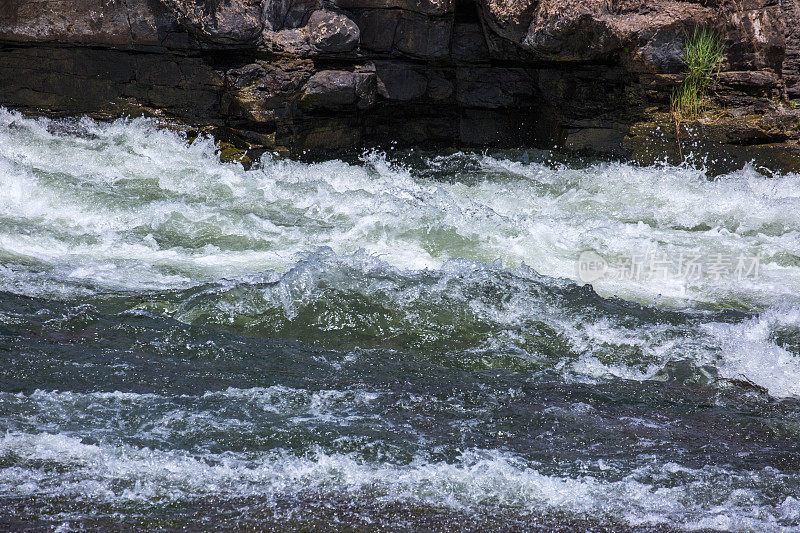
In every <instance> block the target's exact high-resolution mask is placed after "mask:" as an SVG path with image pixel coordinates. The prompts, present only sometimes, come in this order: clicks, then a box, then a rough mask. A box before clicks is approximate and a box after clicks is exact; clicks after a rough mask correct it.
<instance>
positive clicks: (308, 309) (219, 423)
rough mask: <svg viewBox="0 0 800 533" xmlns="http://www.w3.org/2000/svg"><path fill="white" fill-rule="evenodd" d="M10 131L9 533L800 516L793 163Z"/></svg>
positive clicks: (784, 521)
mask: <svg viewBox="0 0 800 533" xmlns="http://www.w3.org/2000/svg"><path fill="white" fill-rule="evenodd" d="M0 124H1V125H2V130H1V131H0V361H2V365H0V528H2V529H32V530H49V529H53V530H55V529H58V530H60V531H71V530H87V529H88V530H93V529H103V530H107V529H111V530H130V531H134V530H135V531H141V530H154V529H163V530H176V529H189V530H204V529H207V530H220V529H224V530H290V529H305V530H319V531H328V530H343V531H350V530H363V531H372V530H392V531H393V530H433V531H460V530H499V531H506V530H509V531H531V530H554V529H555V530H562V531H573V530H593V531H631V530H633V531H639V530H642V531H671V530H725V531H727V530H737V531H764V530H770V531H776V530H784V531H793V530H797V529H798V528H800V476H799V475H798V474H799V473H800V472H798V469H800V299H799V298H798V296H797V295H798V287H800V210H798V207H800V177H798V176H795V175H781V176H768V175H765V173H763V172H758V171H756V170H755V169H752V168H745V169H742V170H741V171H740V172H737V173H733V174H730V175H727V176H723V177H722V178H721V179H719V180H715V181H712V180H709V179H707V178H706V177H705V175H704V174H703V172H702V171H701V170H697V169H692V168H677V167H669V166H654V167H643V168H640V167H634V166H630V165H623V164H615V163H570V164H568V165H566V164H562V163H557V162H553V161H550V160H548V159H547V154H542V153H533V152H503V153H494V154H462V153H459V154H451V155H445V154H439V155H437V154H419V153H404V154H400V155H398V156H394V157H392V158H387V157H385V156H382V155H377V154H368V155H365V156H364V157H363V158H362V160H360V161H356V162H351V163H344V162H341V161H329V162H324V163H316V164H307V163H299V162H292V161H273V160H269V159H267V160H265V161H264V162H263V164H262V165H261V167H260V168H256V169H254V170H250V171H247V172H245V171H243V170H242V169H241V168H239V167H237V166H235V165H223V164H220V163H219V162H218V161H217V160H216V159H215V157H214V154H213V146H212V145H211V144H210V143H209V142H198V143H195V144H193V145H191V146H186V145H185V143H184V142H183V141H182V140H181V139H179V138H177V137H175V136H173V135H172V134H169V133H166V132H163V131H159V130H157V129H156V128H155V127H154V126H153V125H152V124H149V123H146V122H140V121H132V122H116V123H113V124H95V123H92V122H90V121H86V120H84V121H65V122H57V123H56V122H50V121H44V120H40V121H34V120H30V119H24V118H21V117H19V116H17V115H14V114H11V113H6V112H2V114H0ZM587 250H592V251H595V252H597V253H598V254H600V255H601V256H602V257H603V258H605V259H606V260H607V261H608V263H609V265H610V266H611V267H612V269H611V270H610V271H609V272H608V273H607V274H606V275H605V276H602V277H599V278H598V279H593V280H592V282H593V283H592V285H591V286H590V285H588V284H585V283H584V281H586V280H585V278H584V277H582V274H581V271H579V270H578V265H579V263H580V258H581V257H583V256H581V253H582V252H585V251H587ZM635 254H642V255H643V256H646V257H647V258H648V259H647V261H654V259H652V258H654V257H656V258H660V260H661V261H664V260H667V259H669V260H670V261H672V260H674V261H675V262H677V259H676V258H679V257H689V256H690V255H692V254H694V255H698V256H702V258H703V260H704V261H705V262H704V263H703V265H704V267H705V269H706V270H704V271H703V272H701V273H700V275H699V276H697V277H692V276H683V277H681V276H680V275H679V274H680V269H678V271H677V273H676V274H675V275H672V274H670V273H667V274H669V275H665V276H664V277H663V279H662V278H659V277H657V276H653V275H650V276H642V277H635V276H630V277H628V276H626V275H624V272H623V271H622V270H621V269H620V268H617V267H619V265H622V264H623V263H624V261H625V259H626V258H627V257H629V256H632V255H635ZM715 256H720V257H722V256H725V257H729V258H737V257H755V256H757V257H758V258H759V270H758V273H757V274H754V273H753V272H750V273H749V275H739V276H737V275H735V273H734V271H735V267H736V264H735V263H736V260H735V259H732V261H733V264H731V265H730V268H729V271H728V272H727V273H725V274H724V275H715V274H713V273H712V272H713V268H712V258H713V257H715ZM645 264H646V265H649V266H653V267H654V266H655V262H652V263H650V262H647V263H645ZM614 268H617V269H616V270H614ZM740 274H742V273H741V272H740Z"/></svg>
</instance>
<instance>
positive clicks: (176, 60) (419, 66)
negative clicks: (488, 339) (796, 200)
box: [0, 0, 800, 168]
mask: <svg viewBox="0 0 800 533" xmlns="http://www.w3.org/2000/svg"><path fill="white" fill-rule="evenodd" d="M798 22H800V4H799V3H798V2H797V1H796V0H781V1H780V2H773V1H769V0H748V1H744V2H728V1H724V0H710V1H703V2H701V1H699V0H698V1H659V2H644V1H642V0H612V1H602V2H601V1H599V0H580V1H577V2H565V1H563V0H539V1H536V0H476V1H470V0H333V1H332V2H322V1H321V0H294V1H292V0H73V1H66V0H41V1H38V2H28V1H25V0H6V1H5V2H3V4H2V5H0V105H4V106H10V107H16V108H21V109H25V110H28V111H31V112H36V113H42V112H44V113H55V114H70V113H93V114H95V115H98V116H109V117H111V116H117V115H120V114H159V115H162V116H164V117H167V118H171V119H174V120H183V121H187V122H191V123H193V124H199V125H209V126H214V127H225V128H233V129H236V130H237V131H249V132H251V133H252V135H251V138H252V139H257V140H258V139H260V140H261V141H253V142H256V143H258V142H262V144H263V148H264V149H274V148H281V149H288V150H290V151H293V152H296V153H300V152H303V151H305V150H309V149H310V150H317V151H328V152H335V151H339V150H343V149H358V148H360V147H361V146H362V145H364V144H376V143H383V142H389V141H397V142H400V143H414V144H419V143H437V144H449V145H471V144H479V145H480V144H501V145H502V144H506V145H519V144H528V143H531V144H539V145H544V146H558V147H564V148H569V149H575V150H587V151H594V152H601V153H610V154H612V155H615V156H619V157H634V158H636V157H643V155H642V153H643V149H642V146H644V145H647V146H649V148H648V151H654V150H656V149H655V148H654V146H662V145H663V149H664V151H665V152H674V151H676V150H677V152H678V153H682V152H683V148H682V147H681V146H678V145H677V143H678V142H684V141H683V140H681V139H682V138H683V137H684V136H682V135H680V134H679V135H677V136H676V138H675V139H672V140H663V142H662V141H658V142H654V141H653V139H654V138H655V137H658V135H661V136H662V137H664V136H665V135H667V134H666V133H664V132H668V131H670V128H672V130H675V125H674V124H671V120H670V118H669V114H668V111H669V99H670V95H671V94H672V91H673V90H674V88H675V87H676V86H677V85H678V84H679V83H680V81H681V80H682V77H683V71H684V70H685V67H684V65H683V62H682V53H683V43H684V39H685V36H686V34H687V32H689V31H691V30H692V29H693V28H694V27H696V26H698V25H702V26H705V27H709V28H712V29H713V30H714V31H715V32H716V33H717V34H718V35H720V36H721V38H722V41H723V43H724V46H725V60H724V62H723V65H722V72H721V73H720V75H719V76H718V81H717V84H716V85H715V87H714V89H713V95H712V96H713V99H714V102H713V105H712V107H713V108H714V113H713V116H711V117H710V118H709V119H707V120H706V119H704V121H700V122H699V123H698V125H697V127H689V126H687V131H686V132H685V133H684V135H685V136H688V139H689V140H691V139H692V138H693V136H697V135H704V136H705V137H704V138H703V139H702V140H703V142H707V143H711V144H714V145H718V146H719V147H722V148H724V147H729V148H731V149H732V150H735V149H736V147H745V146H746V147H747V152H748V153H756V154H758V153H760V149H761V148H763V150H762V151H763V153H764V154H767V155H765V157H767V158H768V159H769V158H773V157H774V154H775V153H776V151H779V150H780V149H781V148H780V147H784V148H785V154H788V155H785V154H784V155H782V156H781V158H780V164H781V165H782V166H787V167H789V168H800V162H798V163H795V162H794V157H795V154H796V152H797V151H796V149H795V145H796V144H797V139H798V135H800V133H798V117H797V113H796V111H795V109H794V106H793V105H792V103H791V101H792V99H794V98H798V97H800V88H799V87H800V33H798V32H799V31H800V30H798V28H800V24H798ZM675 131H678V132H679V133H680V128H678V129H677V130H675ZM667 136H668V135H667ZM673 136H674V134H673ZM664 138H665V139H666V137H664ZM643 139H648V141H646V142H645V141H643ZM670 145H674V146H673V148H669V146H670ZM787 162H788V163H787Z"/></svg>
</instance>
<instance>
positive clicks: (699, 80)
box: [670, 27, 724, 122]
mask: <svg viewBox="0 0 800 533" xmlns="http://www.w3.org/2000/svg"><path fill="white" fill-rule="evenodd" d="M723 58H724V48H723V46H722V41H721V40H720V38H719V37H718V36H717V35H716V34H715V33H714V32H713V31H712V30H709V29H708V28H705V27H696V28H695V29H694V32H693V33H691V34H689V35H687V36H686V49H685V52H684V56H683V62H684V64H685V65H686V67H687V69H688V72H687V74H686V78H684V80H683V82H682V83H681V84H680V85H679V86H678V87H677V88H676V89H675V91H674V92H673V94H672V102H671V106H670V107H671V111H672V115H673V116H674V117H675V120H676V122H678V121H680V120H692V119H697V118H700V117H701V116H702V115H703V114H704V113H705V111H706V109H707V106H708V90H709V89H710V88H711V86H712V85H713V84H714V81H715V79H716V77H717V74H718V73H719V70H720V66H721V65H722V60H723Z"/></svg>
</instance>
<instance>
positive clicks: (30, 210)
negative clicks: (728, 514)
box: [0, 111, 800, 307]
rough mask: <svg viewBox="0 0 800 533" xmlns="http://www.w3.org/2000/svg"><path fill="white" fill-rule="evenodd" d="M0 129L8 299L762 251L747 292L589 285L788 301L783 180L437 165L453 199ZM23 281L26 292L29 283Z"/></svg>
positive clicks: (735, 284) (358, 174) (146, 136)
mask: <svg viewBox="0 0 800 533" xmlns="http://www.w3.org/2000/svg"><path fill="white" fill-rule="evenodd" d="M12 123H13V124H14V126H13V127H11V126H10V125H11V124H12ZM0 125H2V126H3V128H2V129H0V186H2V188H3V190H4V195H3V196H2V197H0V256H2V257H3V258H8V259H6V260H5V262H8V261H9V260H10V261H11V262H13V263H18V264H19V265H23V266H24V268H23V267H22V266H19V267H18V268H16V270H15V272H17V274H16V275H15V274H14V273H13V272H12V273H10V275H9V276H8V278H7V279H6V280H5V281H4V283H3V284H2V287H3V288H6V289H8V290H12V291H15V292H23V293H25V294H48V293H61V294H71V293H72V292H73V291H76V290H78V289H77V288H76V287H83V288H84V289H85V288H86V287H89V288H91V289H93V290H142V289H163V288H175V287H183V286H188V285H192V284H196V283H202V282H206V281H209V280H213V279H219V278H241V277H242V276H245V275H248V274H255V273H259V272H263V271H265V270H271V269H273V270H277V271H285V270H287V269H288V268H290V266H291V265H292V264H293V263H294V261H295V255H296V253H298V252H307V251H310V250H313V249H315V248H316V247H318V246H327V247H330V248H331V249H332V250H334V251H335V252H336V253H338V254H348V253H352V252H354V251H356V250H358V249H364V250H366V251H367V252H369V253H373V254H379V255H380V256H381V257H382V258H383V260H385V261H386V262H388V263H389V264H391V265H393V266H396V267H399V268H405V269H416V270H419V269H422V268H440V267H441V266H442V265H443V264H444V263H445V262H446V261H447V260H449V259H451V258H466V259H471V260H479V261H486V262H491V261H494V260H495V259H498V258H500V259H502V261H503V262H504V264H505V265H507V266H509V267H514V266H517V265H520V264H522V263H525V264H527V265H529V266H530V267H532V268H533V269H535V270H536V271H537V272H539V273H540V274H543V275H546V276H550V277H556V278H572V279H575V278H576V261H577V258H578V256H579V254H580V253H581V252H582V251H583V250H586V249H594V250H596V251H598V252H600V253H601V254H603V255H604V256H605V257H606V258H607V259H609V260H611V261H619V260H621V259H622V258H624V257H626V256H629V255H631V254H648V253H650V254H667V255H669V256H671V257H677V256H678V255H679V254H680V253H683V252H686V253H688V252H695V251H698V250H699V251H702V252H704V253H707V254H713V253H724V254H739V253H747V254H751V253H758V252H761V253H762V256H763V258H762V265H761V271H760V277H759V279H758V280H753V281H744V282H739V281H737V280H730V279H723V280H711V279H703V280H700V281H699V282H696V283H690V284H688V285H685V284H682V283H679V282H677V281H675V280H651V281H646V280H640V281H635V280H619V279H603V280H600V281H598V282H596V283H595V287H596V289H597V290H598V291H599V292H600V293H601V294H604V295H607V296H608V295H618V296H620V297H623V298H630V299H636V300H639V301H643V302H652V301H655V300H658V301H659V302H660V303H661V304H662V305H667V304H669V305H678V306H684V305H695V304H697V303H703V304H710V305H720V304H722V305H729V304H731V303H732V302H738V303H739V304H740V305H745V306H756V307H758V306H762V307H763V306H766V305H768V304H769V303H770V302H772V301H774V300H775V299H790V300H792V301H796V299H797V294H798V293H800V267H798V266H797V257H798V256H800V234H798V230H797V228H799V227H800V211H798V210H797V209H794V208H793V206H795V205H796V204H797V202H798V199H800V177H798V176H797V175H794V174H787V175H783V176H776V177H771V178H768V177H765V176H763V175H761V174H759V173H757V172H756V171H755V170H754V169H753V168H751V167H748V168H745V169H743V170H741V171H739V172H735V173H732V174H729V175H727V176H723V177H722V178H720V179H718V180H714V181H710V180H708V179H707V178H706V176H705V175H704V174H703V173H702V172H701V171H697V170H691V169H688V168H683V167H669V166H653V167H636V166H632V165H625V164H618V163H615V164H609V163H602V164H595V165H591V166H588V167H586V168H584V169H580V170H575V169H570V168H567V167H564V166H552V165H549V166H548V165H543V164H538V163H528V164H522V163H517V162H513V161H510V160H505V159H498V158H493V157H488V156H468V155H464V154H457V155H455V156H452V157H451V158H450V159H454V160H459V158H460V159H463V160H467V161H469V160H471V161H473V163H475V162H477V164H478V165H479V167H480V168H481V169H482V170H481V172H483V179H478V180H477V181H475V180H473V181H465V182H463V183H461V182H458V181H456V182H442V181H434V180H432V179H428V178H425V177H415V176H414V175H412V173H411V172H410V171H409V170H408V169H406V168H403V167H401V166H398V165H393V164H390V163H388V162H387V161H386V159H385V158H384V157H383V156H381V155H380V154H376V153H373V154H368V155H367V156H365V158H364V162H363V164H361V165H352V164H346V163H343V162H340V161H328V162H324V163H316V164H305V163H298V162H293V161H278V160H272V159H270V158H266V159H265V160H264V162H263V168H261V169H258V170H252V171H249V172H245V171H244V170H242V169H241V168H240V167H239V166H237V165H233V164H222V163H220V162H219V160H218V159H217V158H216V156H215V155H214V153H213V152H214V147H213V145H212V143H211V142H210V141H208V140H199V141H196V142H195V143H193V144H192V145H190V146H187V145H186V144H185V143H184V141H183V140H182V139H181V138H180V137H179V136H177V135H176V134H173V133H170V132H168V131H164V130H158V129H157V128H156V127H155V126H154V125H153V124H152V123H150V122H148V121H146V120H141V119H136V120H124V121H123V120H120V121H116V122H112V123H102V124H100V123H94V122H92V121H89V120H87V119H84V120H82V121H80V123H79V124H78V125H77V126H74V127H73V130H74V131H70V132H67V133H51V132H50V130H51V129H52V127H53V123H52V122H51V121H48V120H45V119H39V120H33V119H28V118H23V117H21V116H20V115H18V114H15V113H11V112H7V111H0ZM76 131H77V132H79V133H80V134H76V133H75V132H76ZM447 159H448V158H439V160H434V161H431V162H430V164H429V166H430V168H437V166H442V165H443V161H444V162H446V161H447ZM21 227H24V228H26V229H25V231H20V230H19V228H21ZM31 272H34V273H37V274H39V278H38V280H37V283H27V284H26V283H25V278H26V277H27V276H30V275H31ZM43 272H44V273H47V275H42V273H43Z"/></svg>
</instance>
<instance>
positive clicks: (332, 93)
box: [300, 70, 377, 110]
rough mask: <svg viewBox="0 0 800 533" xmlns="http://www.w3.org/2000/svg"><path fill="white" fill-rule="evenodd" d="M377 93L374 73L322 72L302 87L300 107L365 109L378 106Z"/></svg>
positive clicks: (312, 108)
mask: <svg viewBox="0 0 800 533" xmlns="http://www.w3.org/2000/svg"><path fill="white" fill-rule="evenodd" d="M376 92H377V84H376V80H375V73H374V72H358V71H356V72H349V71H344V70H322V71H320V72H317V73H316V74H314V75H313V76H311V79H309V80H308V83H306V85H305V87H303V93H302V96H301V98H300V103H301V105H302V106H303V107H304V108H305V109H306V110H314V109H328V110H338V109H342V108H346V107H352V106H355V107H357V108H359V109H366V108H368V107H370V106H372V105H373V104H374V103H375V100H376Z"/></svg>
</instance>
